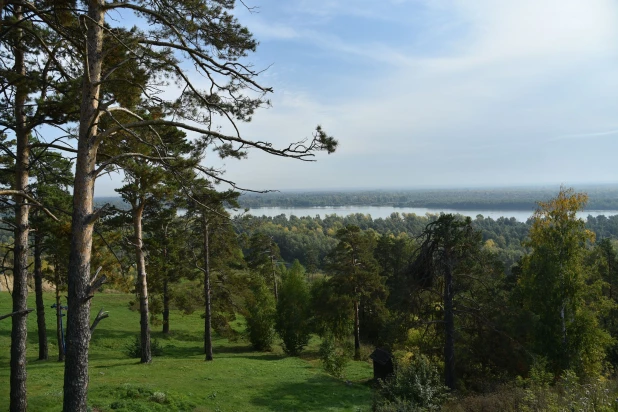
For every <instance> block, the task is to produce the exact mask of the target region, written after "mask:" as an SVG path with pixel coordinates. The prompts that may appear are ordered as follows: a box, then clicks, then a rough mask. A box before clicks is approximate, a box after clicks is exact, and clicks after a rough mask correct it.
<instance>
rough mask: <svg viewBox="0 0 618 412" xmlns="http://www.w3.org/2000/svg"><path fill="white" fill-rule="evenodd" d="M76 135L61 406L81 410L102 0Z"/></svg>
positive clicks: (92, 17) (94, 6)
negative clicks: (77, 135)
mask: <svg viewBox="0 0 618 412" xmlns="http://www.w3.org/2000/svg"><path fill="white" fill-rule="evenodd" d="M87 4H88V18H87V19H84V22H85V23H84V24H85V25H86V26H87V27H88V29H87V32H86V50H85V52H86V55H87V60H86V62H85V65H84V77H83V86H82V101H81V107H80V122H79V138H78V142H77V159H76V164H75V183H74V185H73V219H72V237H71V253H70V257H69V276H68V308H69V310H68V313H67V334H66V345H67V353H66V362H65V367H64V404H63V411H64V412H86V410H87V401H88V345H89V343H90V336H91V334H90V299H89V298H88V292H89V286H90V260H91V252H92V233H93V228H94V218H95V217H94V216H93V195H94V182H95V176H94V173H93V171H94V170H95V165H96V155H97V147H98V142H97V140H96V136H97V134H98V120H99V111H98V107H99V98H100V81H101V68H102V63H103V53H102V49H103V29H104V26H105V12H104V10H103V5H104V0H89V1H88V2H87Z"/></svg>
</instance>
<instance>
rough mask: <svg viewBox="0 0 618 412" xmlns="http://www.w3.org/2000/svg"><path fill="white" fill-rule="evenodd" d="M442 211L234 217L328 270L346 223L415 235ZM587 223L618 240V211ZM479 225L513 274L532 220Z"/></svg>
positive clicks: (288, 256)
mask: <svg viewBox="0 0 618 412" xmlns="http://www.w3.org/2000/svg"><path fill="white" fill-rule="evenodd" d="M437 217H438V215H427V216H418V215H416V214H414V213H401V214H400V213H392V214H391V216H389V217H387V218H378V219H373V218H372V217H371V216H369V215H364V214H361V213H356V214H350V215H348V216H336V215H328V216H326V217H325V218H321V217H320V216H316V217H310V216H306V217H297V216H290V217H289V218H288V217H286V216H285V215H284V214H281V215H279V216H275V217H267V216H261V217H260V216H245V217H242V218H238V217H237V218H235V219H234V226H235V228H236V231H237V232H238V233H239V234H246V235H247V236H251V235H253V234H254V233H255V232H260V233H263V234H265V235H267V236H269V237H270V238H271V239H273V241H274V242H275V243H277V245H278V246H279V248H280V251H281V257H282V259H283V260H284V261H285V262H288V263H290V262H293V261H294V260H295V259H298V260H299V261H300V263H301V264H303V265H304V266H305V267H311V266H315V267H317V268H320V269H324V264H325V259H326V257H327V255H328V253H329V252H330V251H331V250H332V249H333V248H334V247H335V245H336V244H337V240H336V238H335V234H336V233H337V231H338V230H339V229H342V228H344V227H346V226H349V225H353V226H358V227H359V228H361V229H362V230H365V231H366V230H371V231H374V232H376V233H377V234H380V235H385V234H386V235H392V236H394V237H399V236H404V237H409V238H415V237H417V236H419V235H420V234H421V233H422V232H423V230H424V229H425V228H426V227H427V225H428V224H429V223H431V222H433V221H434V220H436V219H437ZM584 221H585V222H586V228H587V229H589V230H591V231H593V232H594V233H595V235H596V238H597V241H598V240H600V239H604V238H609V239H612V240H613V241H618V215H616V216H609V217H606V216H603V215H601V216H597V217H593V216H588V217H587V218H586V219H584ZM472 224H473V226H474V227H475V229H477V230H480V231H481V233H482V236H483V242H485V246H486V247H487V248H489V249H490V250H491V251H492V252H493V253H494V254H495V255H496V257H497V258H498V260H500V261H501V262H502V263H503V264H504V268H505V270H506V272H507V273H509V272H510V269H511V267H512V266H513V265H514V264H515V263H517V262H518V261H519V259H520V258H521V257H522V256H523V255H524V254H525V252H526V249H525V247H524V246H523V245H522V242H523V241H524V240H525V239H526V237H527V236H528V233H529V231H530V227H531V221H528V222H518V221H517V220H516V219H515V218H505V217H500V218H498V219H492V218H487V217H485V218H484V217H481V216H478V217H476V218H475V219H473V220H472Z"/></svg>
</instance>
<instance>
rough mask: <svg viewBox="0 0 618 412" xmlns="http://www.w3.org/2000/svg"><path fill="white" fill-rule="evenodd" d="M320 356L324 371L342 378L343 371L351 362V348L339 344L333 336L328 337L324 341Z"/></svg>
mask: <svg viewBox="0 0 618 412" xmlns="http://www.w3.org/2000/svg"><path fill="white" fill-rule="evenodd" d="M348 346H349V345H348ZM319 354H320V359H321V360H322V367H323V368H324V370H325V371H326V372H327V373H329V374H331V375H333V376H334V377H335V378H342V377H343V370H344V369H345V366H346V365H347V364H348V362H349V361H350V354H351V348H350V347H345V346H344V345H341V344H339V343H337V341H336V340H335V339H334V338H333V337H332V336H327V337H325V338H323V339H322V343H321V344H320V351H319Z"/></svg>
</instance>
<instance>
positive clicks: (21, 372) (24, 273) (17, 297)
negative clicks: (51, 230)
mask: <svg viewBox="0 0 618 412" xmlns="http://www.w3.org/2000/svg"><path fill="white" fill-rule="evenodd" d="M14 16H15V20H16V21H21V19H22V17H23V14H22V8H21V6H18V5H15V6H14ZM15 36H16V39H15V44H16V45H15V47H14V49H13V53H14V57H15V67H14V70H15V72H16V74H17V75H18V80H17V84H16V85H15V139H16V141H17V142H16V143H17V148H16V161H15V190H17V191H20V192H23V193H25V192H26V191H27V190H28V167H29V152H28V128H27V124H26V107H25V105H26V100H27V98H28V89H27V88H28V86H27V84H26V82H25V81H26V79H25V78H26V65H25V60H24V50H23V49H22V42H23V41H24V40H23V30H22V29H21V28H20V27H17V28H16V31H15ZM13 200H14V202H15V246H14V251H13V256H14V258H13V312H19V311H23V310H27V309H28V308H27V299H28V285H27V280H28V231H29V227H28V201H27V199H25V198H24V197H22V196H19V195H16V196H14V198H13ZM11 321H12V329H11V378H10V381H11V394H10V406H9V410H10V411H12V412H16V411H25V410H26V409H27V406H28V403H27V399H26V341H27V337H28V330H27V322H26V321H27V314H23V315H16V316H13V317H12V318H11Z"/></svg>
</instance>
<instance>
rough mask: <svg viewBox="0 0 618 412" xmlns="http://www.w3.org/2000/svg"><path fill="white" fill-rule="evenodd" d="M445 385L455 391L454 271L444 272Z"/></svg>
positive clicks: (449, 269)
mask: <svg viewBox="0 0 618 412" xmlns="http://www.w3.org/2000/svg"><path fill="white" fill-rule="evenodd" d="M444 383H445V385H446V386H447V387H448V388H449V389H451V390H455V316H454V313H453V269H452V266H451V265H450V264H447V265H446V270H445V272H444Z"/></svg>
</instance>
